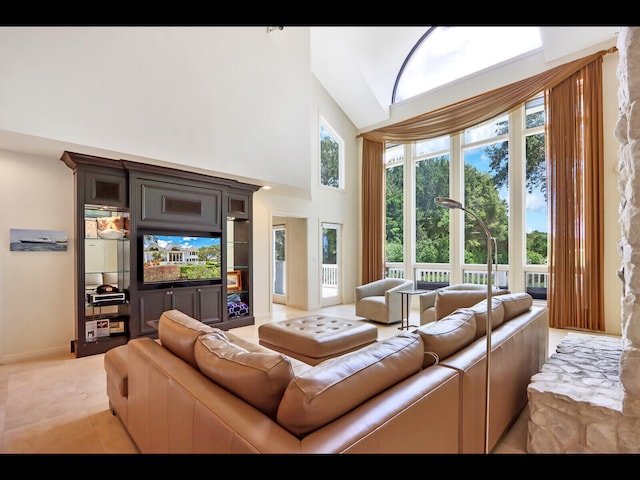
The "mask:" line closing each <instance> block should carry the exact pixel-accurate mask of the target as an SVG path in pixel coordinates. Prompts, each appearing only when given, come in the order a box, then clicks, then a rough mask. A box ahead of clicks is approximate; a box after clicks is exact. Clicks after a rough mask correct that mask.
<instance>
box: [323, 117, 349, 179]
mask: <svg viewBox="0 0 640 480" xmlns="http://www.w3.org/2000/svg"><path fill="white" fill-rule="evenodd" d="M320 184H321V185H324V186H326V187H331V188H340V189H342V188H344V141H343V140H342V138H340V137H339V136H338V134H336V132H335V131H334V130H333V128H331V127H330V126H329V125H328V124H327V123H326V122H325V120H324V119H322V118H321V119H320Z"/></svg>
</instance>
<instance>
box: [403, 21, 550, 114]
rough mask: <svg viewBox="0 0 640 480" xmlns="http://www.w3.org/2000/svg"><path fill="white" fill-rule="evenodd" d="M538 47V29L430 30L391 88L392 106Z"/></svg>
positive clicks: (476, 27)
mask: <svg viewBox="0 0 640 480" xmlns="http://www.w3.org/2000/svg"><path fill="white" fill-rule="evenodd" d="M540 48H542V41H541V38H540V29H539V28H538V27H510V26H474V27H431V28H429V29H428V30H427V32H426V33H425V34H424V35H423V36H422V38H420V40H418V42H417V43H416V45H415V47H414V48H413V49H412V50H411V52H410V53H409V55H408V56H407V58H406V60H405V61H404V63H403V65H402V68H401V69H400V72H399V73H398V77H397V79H396V84H395V86H394V89H393V98H392V103H398V102H401V101H403V100H406V99H408V98H411V97H415V96H416V95H420V94H421V93H424V92H427V91H429V90H433V89H435V88H437V87H440V86H442V85H445V84H447V83H451V82H454V81H456V80H459V79H461V78H463V77H467V76H469V75H471V74H474V73H477V72H480V71H482V70H485V69H487V68H490V67H494V66H496V65H498V64H500V63H502V62H506V61H508V60H511V59H514V58H516V57H519V56H521V55H524V54H527V53H529V52H532V51H534V50H537V49H540Z"/></svg>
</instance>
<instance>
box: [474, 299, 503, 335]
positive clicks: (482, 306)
mask: <svg viewBox="0 0 640 480" xmlns="http://www.w3.org/2000/svg"><path fill="white" fill-rule="evenodd" d="M491 305H492V309H491V331H493V330H495V329H496V328H498V327H499V326H500V325H502V324H503V323H504V306H503V305H502V301H501V300H500V297H491ZM469 310H471V311H472V312H473V313H474V314H475V316H476V335H475V338H476V339H478V338H480V337H484V336H485V334H486V333H487V299H486V298H485V299H484V300H482V301H480V302H478V303H476V304H475V305H473V306H472V307H469Z"/></svg>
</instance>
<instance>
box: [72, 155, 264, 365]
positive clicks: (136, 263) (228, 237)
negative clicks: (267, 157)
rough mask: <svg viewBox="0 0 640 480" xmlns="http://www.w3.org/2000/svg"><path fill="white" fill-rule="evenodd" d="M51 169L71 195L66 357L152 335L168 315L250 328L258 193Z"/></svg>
mask: <svg viewBox="0 0 640 480" xmlns="http://www.w3.org/2000/svg"><path fill="white" fill-rule="evenodd" d="M61 160H62V161H63V162H64V163H65V164H66V165H67V166H68V167H69V168H71V169H72V170H73V173H74V186H75V219H76V223H75V237H74V238H75V242H74V243H75V264H76V265H75V266H76V268H75V275H76V327H77V328H76V338H75V339H73V340H72V341H71V351H72V352H74V353H75V354H76V356H78V357H83V356H87V355H94V354H97V353H103V352H106V351H107V350H109V349H110V348H113V347H115V346H117V345H122V344H124V343H127V342H128V341H129V339H130V338H136V337H139V336H155V335H156V334H157V330H156V329H155V328H154V327H153V324H154V320H158V319H159V318H160V315H161V314H162V312H163V311H165V310H169V309H174V308H175V309H178V310H181V311H183V312H184V313H186V314H188V315H190V316H192V317H194V318H197V319H199V320H200V321H202V322H204V323H207V324H211V325H215V326H216V327H218V328H221V329H224V330H228V329H230V328H234V327H241V326H245V325H253V324H254V321H255V320H254V316H253V292H252V285H253V281H252V228H251V216H252V201H253V193H254V192H255V191H257V190H258V189H259V188H260V187H259V186H258V185H251V184H247V183H242V182H238V181H235V180H231V179H225V178H219V177H214V176H209V175H203V174H198V173H194V172H189V171H183V170H179V169H173V168H167V167H161V166H156V165H149V164H144V163H139V162H131V161H128V160H113V159H108V158H102V157H96V156H91V155H84V154H79V153H73V152H64V154H63V155H62V158H61ZM166 239H170V240H171V242H167V241H166ZM163 240H164V241H163ZM98 287H100V288H98Z"/></svg>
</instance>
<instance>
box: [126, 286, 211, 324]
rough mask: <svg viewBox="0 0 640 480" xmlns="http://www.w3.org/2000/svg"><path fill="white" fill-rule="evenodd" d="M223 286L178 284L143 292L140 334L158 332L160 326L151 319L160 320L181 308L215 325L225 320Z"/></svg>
mask: <svg viewBox="0 0 640 480" xmlns="http://www.w3.org/2000/svg"><path fill="white" fill-rule="evenodd" d="M221 292H222V287H221V286H220V285H211V286H202V287H177V288H168V289H159V290H149V291H143V292H139V293H138V295H137V297H138V308H139V312H138V313H139V314H138V315H136V318H137V319H138V322H139V329H140V333H142V334H155V333H156V329H155V327H152V326H151V325H150V323H149V322H151V321H157V320H159V319H160V316H161V315H162V312H164V311H166V310H174V309H175V310H180V311H181V312H184V313H186V314H187V315H189V316H191V317H193V318H195V319H197V320H200V321H201V322H203V323H208V324H215V323H219V322H221V321H222V317H221V314H222V310H221V306H222V293H221Z"/></svg>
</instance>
